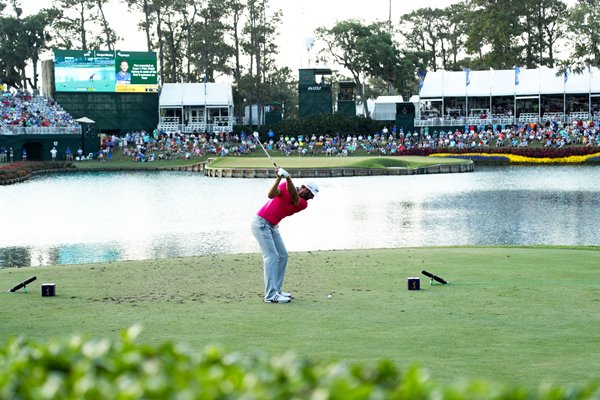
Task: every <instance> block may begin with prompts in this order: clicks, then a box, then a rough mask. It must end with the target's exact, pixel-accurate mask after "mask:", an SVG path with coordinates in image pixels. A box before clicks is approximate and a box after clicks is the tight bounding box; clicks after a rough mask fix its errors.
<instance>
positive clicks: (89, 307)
mask: <svg viewBox="0 0 600 400" xmlns="http://www.w3.org/2000/svg"><path fill="white" fill-rule="evenodd" d="M598 265H600V248H597V247H595V248H559V247H549V248H547V247H544V248H501V247H483V248H465V247H452V248H406V249H389V250H388V249H383V250H356V251H330V252H306V253H293V254H291V255H290V264H289V267H288V275H287V278H286V287H285V288H284V289H286V290H289V291H292V292H293V293H294V296H295V299H294V300H293V301H292V303H290V304H277V305H276V304H265V303H263V301H262V286H263V282H262V263H261V256H260V255H259V254H241V255H214V256H206V257H197V258H178V259H171V260H149V261H136V262H119V263H109V264H89V265H80V266H51V267H27V268H10V269H0V289H1V290H3V291H8V290H9V289H10V288H11V287H12V286H14V285H15V284H16V283H18V282H20V281H22V280H24V279H27V278H29V277H30V276H34V275H35V276H37V280H36V281H35V282H34V283H33V284H31V285H30V287H29V293H24V292H23V291H19V292H17V293H0V302H1V304H2V307H1V308H0V325H1V326H2V329H1V330H0V340H1V341H2V342H4V341H5V340H6V339H7V338H8V337H12V336H16V335H24V336H26V337H28V338H33V339H45V338H48V337H54V336H65V335H70V334H72V333H82V334H85V335H87V336H89V337H94V338H96V337H110V338H115V337H117V334H118V332H119V331H120V330H122V329H125V328H127V327H129V326H131V325H132V324H135V323H140V324H142V326H143V327H144V331H143V333H142V334H141V336H140V340H141V341H142V342H147V343H162V342H164V341H167V340H172V341H175V342H182V343H188V344H190V345H192V346H194V347H195V348H198V349H200V348H203V347H204V346H205V345H207V344H217V345H219V346H221V347H223V348H224V349H225V350H226V351H240V352H244V353H247V352H250V351H253V350H256V349H260V350H264V351H267V352H269V353H271V354H281V353H283V352H285V351H288V350H291V351H293V352H295V353H297V354H298V355H299V356H301V357H308V358H310V359H315V360H337V361H347V362H359V361H360V362H363V361H364V362H367V363H371V362H374V361H375V360H379V359H382V358H386V359H391V360H392V361H394V362H395V363H397V364H398V365H399V366H400V367H402V368H406V367H408V366H410V365H419V366H422V367H425V368H427V369H428V370H429V371H430V372H431V374H432V377H433V378H434V379H435V380H438V381H441V382H451V381H455V380H456V379H460V378H463V377H464V378H482V379H486V380H490V381H494V382H501V383H509V384H511V383H519V384H523V385H525V386H527V387H537V386H538V385H539V384H540V383H544V382H552V383H556V384H583V383H586V382H589V380H590V379H592V378H598V377H600V373H598V371H600V350H598V343H600V333H599V329H598V326H600V313H598V306H599V304H600V269H599V268H598ZM423 269H425V270H427V271H429V272H432V273H434V274H437V275H439V276H441V277H443V278H445V279H446V280H448V281H449V282H450V284H449V285H440V284H435V285H433V286H430V285H429V279H428V278H426V277H425V276H424V275H423V274H422V273H421V271H422V270H423ZM412 276H417V277H420V278H421V290H420V291H409V290H407V278H408V277H412ZM44 282H55V283H56V288H57V289H56V290H57V296H56V297H53V298H52V297H42V296H41V295H40V287H41V284H42V283H44ZM329 293H331V294H332V298H331V299H328V298H327V295H328V294H329Z"/></svg>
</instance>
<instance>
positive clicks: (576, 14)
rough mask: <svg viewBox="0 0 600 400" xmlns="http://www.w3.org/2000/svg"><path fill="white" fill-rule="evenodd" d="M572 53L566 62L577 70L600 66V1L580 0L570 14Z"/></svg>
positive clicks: (569, 29)
mask: <svg viewBox="0 0 600 400" xmlns="http://www.w3.org/2000/svg"><path fill="white" fill-rule="evenodd" d="M568 32H569V35H570V41H571V49H572V50H571V53H570V55H569V58H568V60H567V61H566V62H565V64H566V65H567V66H568V67H569V68H570V69H572V70H574V71H576V72H581V71H583V69H584V68H585V67H587V66H594V67H598V66H600V2H598V1H591V0H588V1H584V0H579V2H578V4H576V5H575V7H573V9H572V10H571V12H570V14H569V25H568Z"/></svg>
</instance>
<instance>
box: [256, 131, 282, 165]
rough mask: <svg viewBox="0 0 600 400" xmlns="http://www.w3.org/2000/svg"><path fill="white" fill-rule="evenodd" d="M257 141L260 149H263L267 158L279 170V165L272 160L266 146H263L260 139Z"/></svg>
mask: <svg viewBox="0 0 600 400" xmlns="http://www.w3.org/2000/svg"><path fill="white" fill-rule="evenodd" d="M256 141H257V142H258V144H259V145H260V147H261V148H262V149H263V151H264V152H265V154H266V155H267V157H269V160H271V162H272V163H273V166H274V167H275V168H277V164H275V161H273V159H272V158H271V156H270V155H269V152H268V151H267V149H265V146H263V144H262V142H261V141H260V139H259V138H256Z"/></svg>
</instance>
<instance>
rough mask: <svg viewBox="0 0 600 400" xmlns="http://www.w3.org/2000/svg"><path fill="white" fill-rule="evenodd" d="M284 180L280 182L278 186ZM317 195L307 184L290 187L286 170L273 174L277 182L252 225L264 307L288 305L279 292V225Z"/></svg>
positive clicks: (283, 264)
mask: <svg viewBox="0 0 600 400" xmlns="http://www.w3.org/2000/svg"><path fill="white" fill-rule="evenodd" d="M282 178H285V181H284V182H281V180H282ZM318 193H319V186H317V184H315V183H312V182H311V183H307V184H306V185H302V186H300V187H299V188H297V187H295V186H294V183H293V182H292V178H291V177H290V175H289V174H288V172H287V171H286V170H284V169H283V168H279V169H278V170H277V179H276V180H275V182H274V183H273V185H272V186H271V188H270V189H269V192H268V193H267V196H268V197H269V199H270V200H269V201H267V203H266V204H265V205H264V206H263V207H262V208H261V209H260V210H258V213H257V214H256V216H255V217H254V221H253V222H252V234H253V235H254V237H255V238H256V240H257V241H258V244H259V245H260V249H261V250H262V253H263V267H264V279H265V303H289V302H290V300H291V299H292V294H291V293H289V292H284V291H282V290H281V287H282V286H283V279H284V278H285V270H286V268H287V261H288V253H287V250H286V249H285V244H283V240H282V239H281V235H280V234H279V222H280V221H281V220H282V219H284V218H285V217H289V216H290V215H293V214H295V213H297V212H299V211H302V210H304V209H305V208H306V207H307V206H308V200H310V199H312V198H313V197H315V196H316V195H317V194H318Z"/></svg>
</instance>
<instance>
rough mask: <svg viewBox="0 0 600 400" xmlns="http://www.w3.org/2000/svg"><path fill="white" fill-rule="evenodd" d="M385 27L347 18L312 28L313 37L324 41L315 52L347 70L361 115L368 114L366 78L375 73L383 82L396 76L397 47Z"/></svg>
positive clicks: (390, 80) (389, 80)
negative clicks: (361, 108)
mask: <svg viewBox="0 0 600 400" xmlns="http://www.w3.org/2000/svg"><path fill="white" fill-rule="evenodd" d="M385 28H386V27H385V25H384V24H381V23H378V22H376V23H373V24H370V25H364V24H363V23H362V22H360V21H357V20H354V19H350V20H345V21H340V22H338V23H337V24H336V25H334V26H333V27H332V28H330V29H327V28H325V27H320V28H317V30H316V36H317V38H318V39H319V40H322V41H323V42H324V43H325V48H324V49H323V50H321V51H320V52H319V55H320V56H321V57H322V58H323V59H329V58H331V59H332V60H333V61H334V62H335V63H337V64H339V65H340V66H342V67H343V68H345V69H347V70H348V72H349V73H350V75H351V76H352V79H353V80H354V83H355V84H356V86H357V87H358V88H360V97H361V102H362V104H364V116H365V117H367V116H368V113H369V110H368V107H367V98H366V95H365V91H364V84H365V81H366V80H367V78H368V77H369V76H378V77H379V78H382V79H384V80H385V81H386V82H393V81H394V80H395V76H396V75H397V74H396V70H395V67H396V65H397V62H398V58H397V49H396V48H395V45H394V44H393V42H392V40H391V36H390V34H389V32H387V31H386V29H385Z"/></svg>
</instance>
